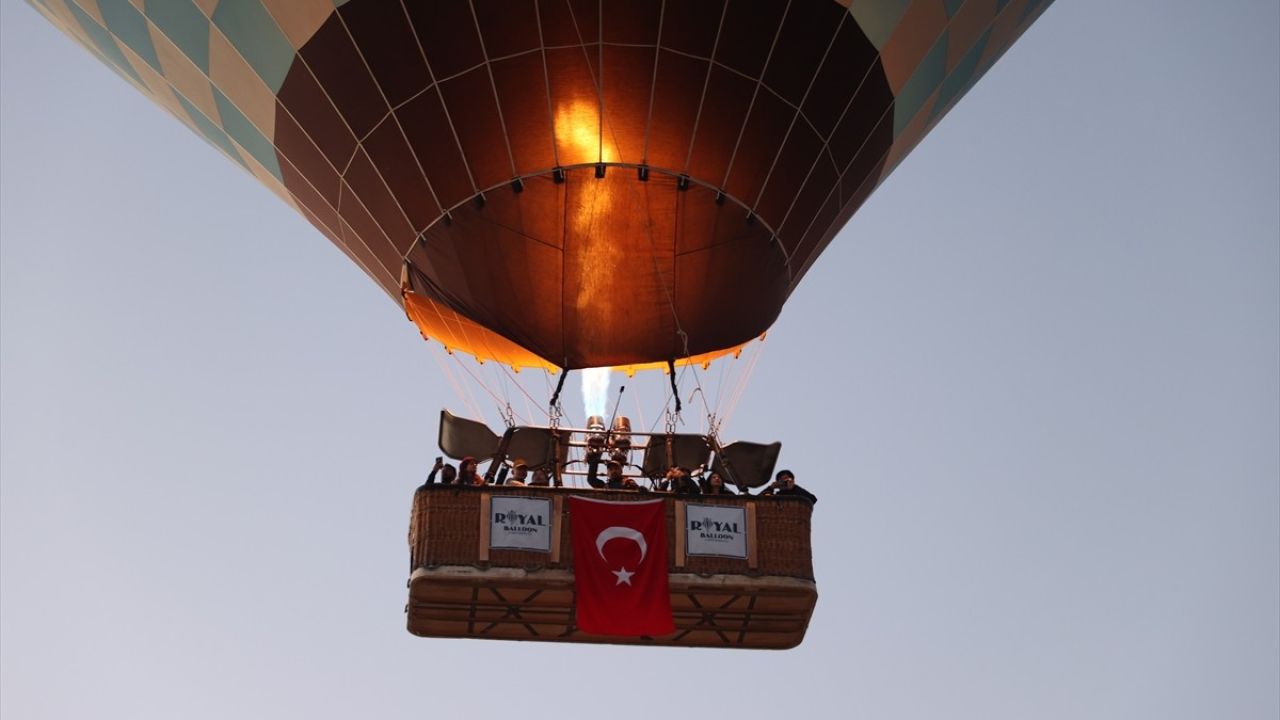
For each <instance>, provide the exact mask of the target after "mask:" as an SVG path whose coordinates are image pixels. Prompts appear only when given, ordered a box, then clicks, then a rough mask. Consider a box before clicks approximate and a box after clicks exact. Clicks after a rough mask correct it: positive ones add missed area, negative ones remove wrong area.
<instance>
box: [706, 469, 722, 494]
mask: <svg viewBox="0 0 1280 720" xmlns="http://www.w3.org/2000/svg"><path fill="white" fill-rule="evenodd" d="M707 486H708V487H710V488H712V489H713V490H723V489H724V478H722V477H720V473H718V472H713V473H711V475H710V476H709V477H708V478H707Z"/></svg>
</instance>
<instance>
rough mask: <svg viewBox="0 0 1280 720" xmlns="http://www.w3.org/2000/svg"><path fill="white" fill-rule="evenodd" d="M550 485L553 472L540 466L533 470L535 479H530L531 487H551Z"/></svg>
mask: <svg viewBox="0 0 1280 720" xmlns="http://www.w3.org/2000/svg"><path fill="white" fill-rule="evenodd" d="M550 486H551V474H550V473H548V472H547V469H546V468H544V467H540V468H538V469H537V470H534V471H533V479H532V480H530V481H529V487H550Z"/></svg>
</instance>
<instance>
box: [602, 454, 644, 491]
mask: <svg viewBox="0 0 1280 720" xmlns="http://www.w3.org/2000/svg"><path fill="white" fill-rule="evenodd" d="M605 468H606V469H605V473H606V475H605V477H606V478H607V481H606V482H605V484H604V486H605V487H606V488H608V489H609V490H639V489H640V485H639V484H637V483H636V479H635V478H633V477H627V476H625V475H623V474H622V463H620V462H618V461H617V460H610V461H609V464H608V465H606V466H605Z"/></svg>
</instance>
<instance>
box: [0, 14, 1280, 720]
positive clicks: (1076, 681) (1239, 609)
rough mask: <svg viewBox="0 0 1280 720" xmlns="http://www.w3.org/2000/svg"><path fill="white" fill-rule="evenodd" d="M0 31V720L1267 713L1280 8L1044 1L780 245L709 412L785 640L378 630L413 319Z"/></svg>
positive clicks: (64, 53) (97, 85) (22, 35)
mask: <svg viewBox="0 0 1280 720" xmlns="http://www.w3.org/2000/svg"><path fill="white" fill-rule="evenodd" d="M0 61H2V62H0V87H2V89H3V94H2V99H0V133H2V139H3V148H2V151H3V158H2V163H0V168H2V171H0V236H2V237H0V239H2V242H0V330H2V334H0V371H2V375H0V570H2V576H0V715H3V716H4V718H5V719H6V720H8V719H9V718H13V719H14V720H18V719H23V720H28V719H29V720H37V719H40V718H111V719H114V718H128V719H130V720H137V719H140V718H192V719H196V718H218V719H224V718H232V717H245V718H293V717H299V718H301V717H307V718H350V717H376V718H401V717H403V718H409V717H418V718H420V717H455V716H457V715H458V714H459V713H469V714H471V715H472V716H476V717H490V716H499V715H504V716H513V715H518V716H520V717H529V718H535V717H557V718H572V717H582V716H586V715H587V714H588V713H591V714H594V715H601V716H608V717H616V718H632V717H636V718H639V717H646V718H652V717H655V716H661V714H671V715H672V716H678V717H692V716H697V717H708V716H714V717H717V718H738V717H779V716H781V715H782V714H783V713H789V714H791V715H792V716H795V715H796V714H797V713H798V714H800V715H803V716H812V717H840V718H848V717H851V718H876V719H877V720H884V719H892V718H918V719H921V720H937V719H938V718H947V719H948V720H950V719H952V718H975V719H982V720H990V719H993V718H1010V719H1020V720H1021V719H1025V718H1037V719H1039V718H1046V719H1047V718H1126V719H1128V718H1211V717H1212V718H1233V719H1252V718H1258V719H1260V720H1261V719H1274V718H1276V717H1277V716H1278V715H1280V681H1278V680H1277V678H1278V677H1280V439H1278V438H1280V370H1278V368H1280V9H1278V6H1277V4H1276V3H1275V2H1272V1H1257V2H1251V1H1248V0H1235V1H1233V2H1223V3H1204V2H1186V1H1180V2H1170V1H1166V0H1135V1H1134V2H1123V3H1120V2H1109V1H1106V0H1061V1H1060V2H1058V3H1056V4H1055V5H1054V6H1053V7H1051V8H1050V9H1049V10H1048V11H1047V12H1046V13H1045V14H1044V16H1043V17H1042V18H1041V19H1040V21H1039V22H1038V23H1037V24H1036V25H1035V26H1033V27H1032V28H1031V30H1030V31H1029V32H1028V33H1027V34H1026V35H1025V36H1024V37H1023V38H1022V40H1020V41H1019V42H1018V44H1016V45H1015V46H1014V47H1013V49H1012V50H1011V51H1010V52H1009V53H1008V54H1007V55H1006V56H1005V58H1004V59H1003V60H1002V61H1001V62H1000V63H999V64H997V65H996V67H995V68H994V69H993V70H992V71H991V72H990V73H988V75H987V76H986V77H985V78H984V79H983V80H982V82H981V83H979V84H978V86H977V87H976V88H975V89H974V90H973V91H972V92H971V93H970V94H969V95H968V96H967V97H966V98H965V99H964V100H963V101H962V102H961V103H960V104H959V106H958V107H957V109H956V110H954V111H953V112H952V113H951V114H950V115H949V116H948V117H947V118H946V119H945V120H944V121H943V122H942V124H941V125H940V126H939V127H938V128H937V129H936V130H935V131H934V132H933V133H932V135H930V136H929V138H927V139H926V140H925V142H924V143H923V144H921V146H920V147H919V148H917V150H916V151H915V153H914V154H913V155H912V156H911V157H910V158H909V159H908V160H907V161H906V162H904V163H903V164H902V165H901V166H900V167H899V168H898V170H897V172H896V173H895V174H894V175H893V176H892V177H891V178H890V179H889V180H888V182H887V183H886V184H885V185H884V186H882V187H881V188H880V189H879V190H878V191H877V192H876V193H875V195H873V196H872V198H871V200H870V201H869V202H868V203H867V205H866V206H865V207H864V208H863V210H862V211H861V212H860V213H859V214H858V215H857V216H856V217H855V218H854V220H853V221H852V222H851V223H850V224H849V226H848V227H847V228H846V229H845V230H844V232H843V233H842V235H841V236H840V237H839V238H838V239H837V240H836V242H835V243H833V245H832V246H831V248H830V249H829V250H828V251H827V252H826V254H825V255H824V256H823V257H822V260H821V262H819V264H818V267H817V269H816V270H814V271H813V272H812V273H810V275H809V276H808V277H806V279H805V282H804V284H803V285H802V286H801V288H800V290H799V291H798V292H797V293H796V294H795V295H794V296H793V298H792V300H791V302H790V303H789V304H788V306H787V308H786V309H785V310H784V312H783V315H782V317H781V319H780V321H779V323H778V325H777V326H776V328H775V330H774V331H773V332H771V333H770V335H769V338H768V340H767V341H766V343H765V344H764V349H763V351H762V353H761V355H760V359H759V363H758V365H757V367H756V370H755V373H754V376H753V381H752V384H751V387H750V388H749V391H748V393H747V395H746V396H745V397H744V399H743V400H742V402H741V404H740V405H739V406H738V411H737V413H736V414H735V415H734V416H733V418H732V421H731V423H730V425H729V427H727V428H726V432H725V434H726V435H727V436H728V437H729V438H731V439H732V438H744V439H755V440H768V439H773V438H777V439H780V440H782V441H783V443H784V455H783V461H782V462H783V463H784V464H785V465H787V466H790V467H791V468H793V469H794V470H795V471H796V473H797V475H798V476H799V478H800V481H801V484H803V485H805V486H807V487H809V488H810V489H812V490H814V491H815V492H817V494H818V495H819V496H820V497H821V502H820V504H819V505H818V506H817V509H816V515H815V521H814V545H815V548H814V554H815V570H816V573H817V576H818V583H819V591H820V595H821V597H820V599H819V603H818V608H817V611H816V613H815V614H814V617H813V622H812V624H811V626H810V629H809V635H808V638H807V640H806V641H805V643H804V644H803V645H802V646H801V647H800V648H798V649H796V650H791V651H787V652H782V653H768V652H730V651H710V650H707V651H699V650H671V649H654V648H641V649H628V648H615V647H607V646H602V647H594V646H574V645H554V644H517V643H495V642H479V641H448V640H423V639H419V638H415V637H413V636H411V635H409V634H408V633H407V632H406V631H405V630H404V615H403V606H404V602H405V599H406V593H405V584H404V583H405V579H406V570H407V565H408V563H407V552H406V548H405V527H406V524H407V518H408V514H409V500H410V496H411V493H412V490H413V488H414V486H416V485H417V484H418V483H419V482H420V481H421V478H422V476H423V474H424V472H425V470H426V467H427V465H428V464H429V462H430V458H431V457H434V456H435V455H436V454H437V452H436V450H435V449H434V447H433V445H434V443H433V440H434V437H435V419H436V413H437V412H438V410H439V408H440V407H441V406H448V407H451V408H454V409H456V410H459V411H465V409H466V407H465V404H464V402H463V401H461V400H460V399H459V397H458V396H457V395H456V394H455V393H454V391H453V390H452V389H451V388H450V385H449V383H448V382H447V380H446V378H445V377H444V375H443V373H442V371H441V370H440V365H439V364H438V362H437V360H438V359H439V357H438V356H439V352H438V351H437V350H434V349H432V348H431V347H430V346H428V345H427V344H425V343H423V342H422V341H421V340H420V339H419V338H418V336H417V333H416V331H415V329H414V327H413V326H412V325H411V324H410V323H409V322H408V321H407V320H406V319H405V318H404V315H403V314H402V313H400V312H399V311H398V310H397V309H396V308H395V306H394V305H393V304H392V303H391V302H389V301H388V299H387V297H386V296H385V295H384V294H383V293H382V292H381V291H379V290H377V289H376V288H375V287H374V285H373V284H372V283H371V282H369V281H368V280H367V278H365V277H364V276H363V275H362V274H361V273H360V271H359V270H358V269H357V268H355V267H354V266H353V265H352V264H351V263H349V262H348V261H347V260H346V259H345V258H344V257H343V255H342V254H341V253H340V252H338V251H337V250H336V249H334V248H333V247H332V246H330V245H329V244H328V242H327V241H325V240H324V239H323V238H322V237H321V236H320V235H319V234H318V233H316V232H315V231H314V230H313V229H312V228H311V227H310V226H308V225H307V224H306V222H305V221H304V220H302V219H301V218H300V217H297V216H295V215H294V214H293V213H292V211H290V210H288V209H287V208H286V207H284V206H283V205H282V204H281V203H279V201H278V200H276V198H275V197H274V196H272V195H271V194H270V193H268V192H267V191H265V190H264V189H262V188H261V187H260V186H258V185H257V184H256V183H255V182H254V181H253V180H252V179H251V178H250V177H249V176H247V175H246V174H244V173H243V172H242V171H241V170H240V169H239V168H238V167H236V166H234V165H233V164H232V163H230V162H228V161H227V160H226V159H224V158H223V157H221V156H219V155H218V154H217V153H216V152H214V151H213V150H211V149H210V148H209V147H208V146H207V145H206V144H205V143H203V142H201V141H200V140H199V139H197V138H196V137H195V136H194V135H193V134H192V133H191V132H190V131H189V130H187V129H186V128H185V127H183V126H181V125H180V124H179V123H177V122H176V121H174V120H173V119H172V118H170V117H168V116H167V115H166V114H165V113H164V112H162V111H161V110H159V109H158V108H156V107H155V106H153V105H151V104H150V103H149V102H148V101H147V100H145V99H144V98H143V97H142V96H140V95H139V94H138V93H137V92H135V91H134V90H132V89H131V88H129V87H128V86H127V85H126V84H125V83H123V82H122V81H121V80H120V79H118V78H117V77H116V76H115V75H114V74H113V73H112V72H111V71H110V70H109V69H107V68H106V67H104V66H103V65H101V64H99V63H98V62H97V61H96V60H94V59H93V58H92V57H91V56H90V55H89V54H88V53H86V52H84V51H83V50H82V49H80V48H79V47H78V46H76V45H75V44H73V43H72V42H71V41H70V40H69V39H67V38H65V37H63V36H62V35H60V34H59V33H58V32H57V31H56V30H55V29H54V28H53V27H51V26H50V25H48V24H47V23H46V22H45V21H44V20H42V19H41V18H40V17H39V15H38V14H37V13H36V12H35V11H33V10H31V9H30V8H28V7H26V6H25V5H23V4H20V3H18V2H16V0H0ZM628 392H629V393H630V392H631V391H630V390H629V391H628ZM491 419H492V418H491Z"/></svg>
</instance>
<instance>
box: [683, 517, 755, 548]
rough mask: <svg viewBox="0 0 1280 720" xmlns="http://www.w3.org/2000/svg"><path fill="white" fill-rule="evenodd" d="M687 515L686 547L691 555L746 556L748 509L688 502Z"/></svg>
mask: <svg viewBox="0 0 1280 720" xmlns="http://www.w3.org/2000/svg"><path fill="white" fill-rule="evenodd" d="M685 518H686V520H685V547H687V548H688V553H689V554H690V555H713V556H716V557H732V558H743V559H746V557H747V515H746V510H744V509H743V508H740V507H725V506H724V505H689V506H688V510H687V511H686V512H685Z"/></svg>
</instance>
